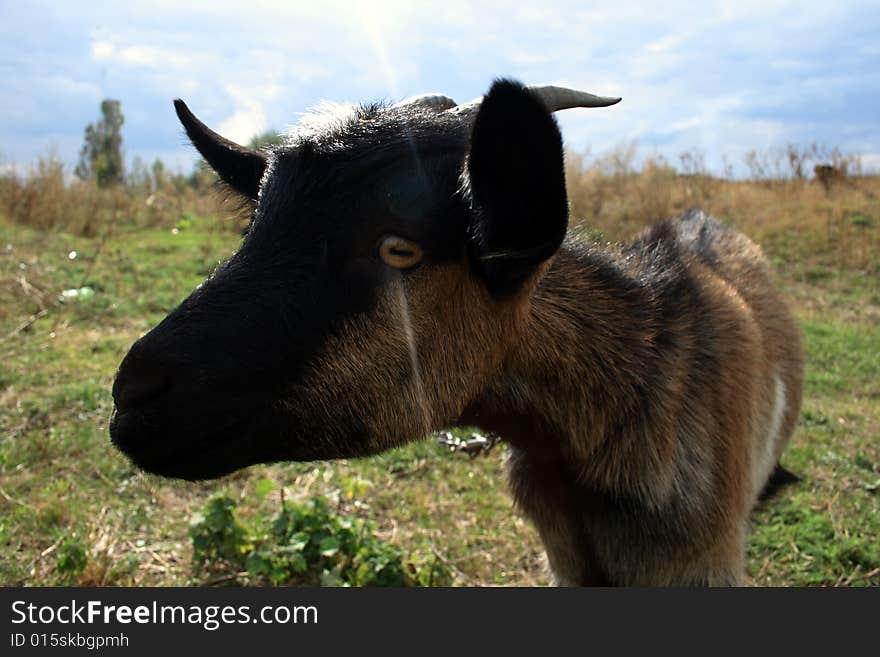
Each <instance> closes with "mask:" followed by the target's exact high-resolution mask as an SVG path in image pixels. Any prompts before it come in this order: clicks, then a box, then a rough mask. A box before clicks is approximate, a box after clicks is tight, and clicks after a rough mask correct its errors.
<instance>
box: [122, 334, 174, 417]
mask: <svg viewBox="0 0 880 657" xmlns="http://www.w3.org/2000/svg"><path fill="white" fill-rule="evenodd" d="M139 346H140V345H139V344H138V343H135V345H134V346H133V347H132V348H131V351H130V352H129V353H128V355H127V356H126V357H125V359H124V360H123V361H122V364H121V365H120V367H119V373H118V374H117V375H116V380H115V381H114V382H113V402H114V403H115V404H116V408H117V410H119V411H120V412H122V411H126V410H129V409H132V408H136V407H138V406H143V405H144V404H146V403H147V402H149V401H151V400H153V399H155V398H156V397H158V396H159V395H161V394H162V393H163V392H164V391H165V390H166V389H167V388H168V385H169V382H170V376H169V373H168V370H167V368H166V367H165V366H164V364H163V363H162V362H161V361H159V360H158V359H156V358H152V357H150V356H149V355H148V354H147V353H146V352H145V351H144V350H143V349H142V348H140V349H139V348H138V347H139Z"/></svg>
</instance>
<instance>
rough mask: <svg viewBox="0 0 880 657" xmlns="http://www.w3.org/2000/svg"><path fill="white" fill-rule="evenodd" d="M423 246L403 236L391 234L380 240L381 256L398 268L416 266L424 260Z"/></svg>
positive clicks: (387, 262)
mask: <svg viewBox="0 0 880 657" xmlns="http://www.w3.org/2000/svg"><path fill="white" fill-rule="evenodd" d="M422 255H423V253H422V247H421V246H419V245H418V244H416V243H415V242H411V241H410V240H405V239H403V238H402V237H396V236H394V235H389V236H387V237H383V238H382V240H381V241H380V242H379V257H380V258H382V260H383V261H384V262H385V264H387V265H391V266H392V267H395V268H396V269H409V268H410V267H415V266H416V265H417V264H419V262H421V260H422Z"/></svg>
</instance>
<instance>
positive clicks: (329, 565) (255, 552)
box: [190, 497, 452, 586]
mask: <svg viewBox="0 0 880 657" xmlns="http://www.w3.org/2000/svg"><path fill="white" fill-rule="evenodd" d="M190 533H191V536H192V539H193V557H194V560H195V561H196V563H197V564H199V565H206V566H211V565H214V566H218V565H219V566H224V565H226V566H229V565H231V566H233V567H236V568H241V567H244V568H245V569H246V572H247V576H248V577H249V578H250V579H251V580H252V581H253V582H254V583H260V582H267V583H270V584H275V585H281V584H285V585H300V586H448V585H449V584H450V583H451V582H452V576H451V573H450V572H449V569H448V568H447V567H446V566H445V565H444V564H442V563H441V562H439V561H438V560H437V559H436V558H433V559H426V558H422V557H418V556H415V557H410V558H406V557H405V556H404V554H403V552H402V551H401V550H400V549H399V548H398V547H396V546H395V545H393V544H391V543H388V542H386V541H383V540H381V539H379V538H377V537H376V536H375V535H374V534H373V530H372V526H371V525H370V524H369V523H367V522H364V521H358V520H351V519H348V518H343V517H340V516H339V515H337V514H335V513H333V512H332V511H331V509H330V507H329V506H328V504H327V501H326V500H325V499H324V498H322V497H314V498H312V499H311V500H309V501H308V502H306V503H305V504H292V503H284V504H283V505H282V507H281V509H280V510H279V511H278V514H277V515H276V516H275V518H274V519H273V520H272V521H271V522H269V523H268V524H267V523H265V522H264V521H263V520H262V519H261V518H258V519H256V520H255V521H254V523H253V526H252V527H251V528H250V532H248V531H247V530H246V529H245V528H244V526H243V525H242V524H241V522H240V521H239V520H238V518H237V517H236V515H235V503H234V502H233V501H232V500H231V499H229V498H228V497H216V498H213V499H212V500H210V501H209V502H208V504H207V506H206V508H205V513H204V514H202V515H200V516H198V517H197V518H196V519H195V521H194V523H193V525H192V527H191V530H190Z"/></svg>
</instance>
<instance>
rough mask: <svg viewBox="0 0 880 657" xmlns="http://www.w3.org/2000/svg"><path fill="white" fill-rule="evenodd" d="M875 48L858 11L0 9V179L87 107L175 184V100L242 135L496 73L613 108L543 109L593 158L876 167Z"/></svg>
mask: <svg viewBox="0 0 880 657" xmlns="http://www.w3.org/2000/svg"><path fill="white" fill-rule="evenodd" d="M184 5H185V6H184ZM878 35H880V3H878V2H877V0H874V2H851V1H848V0H836V1H834V2H829V1H828V0H821V1H819V2H813V1H812V0H804V1H801V2H777V1H775V0H759V1H754V0H720V1H715V2H712V1H708V2H706V1H704V2H701V3H694V2H678V0H667V1H665V2H662V3H652V2H647V1H646V0H641V1H637V2H628V1H624V0H615V1H614V2H609V1H607V0H606V2H595V3H594V2H587V1H583V0H582V1H580V2H553V1H552V0H545V1H544V2H541V3H523V2H498V1H489V2H482V3H464V2H457V1H455V0H447V1H446V2H442V3H441V2H414V1H406V2H404V1H397V0H387V1H385V0H374V1H373V2H363V3H361V2H357V1H356V0H349V1H347V2H345V1H342V2H338V1H336V0H320V1H317V0H316V1H313V2H300V1H299V0H287V1H281V2H264V1H261V0H250V1H249V2H240V1H238V2H235V3H229V4H227V3H224V2H220V1H218V0H215V1H214V2H207V3H200V2H186V3H184V2H180V1H179V0H174V1H173V2H164V1H156V2H138V1H127V2H113V3H100V2H64V1H55V2H37V1H32V2H16V1H10V0H0V97H2V98H3V99H4V100H3V102H2V103H0V167H9V166H12V165H13V164H14V165H15V166H17V167H22V166H27V165H28V164H29V163H31V162H33V161H34V160H35V159H36V158H37V157H38V156H40V155H46V154H48V153H50V152H52V153H55V154H56V155H57V156H58V157H60V158H61V159H62V160H63V161H65V162H66V163H68V164H69V165H70V167H71V168H72V166H73V165H74V164H75V161H76V158H77V155H78V152H79V149H80V147H81V145H82V139H83V131H84V128H85V126H86V124H87V123H89V122H91V121H94V120H96V119H97V117H98V114H99V104H100V101H101V99H103V98H117V99H119V100H121V102H122V111H123V113H124V115H125V125H124V127H123V139H124V148H125V152H126V156H127V157H128V159H129V160H130V159H131V158H133V157H134V156H139V157H141V158H142V159H143V160H145V161H147V162H149V161H152V160H153V159H154V158H156V157H160V158H162V159H163V160H165V162H166V164H167V165H169V166H170V167H171V168H172V169H179V170H182V171H189V170H190V169H191V167H192V166H193V163H194V162H195V160H196V155H195V152H194V150H193V149H192V148H191V147H189V146H187V144H186V141H185V138H184V136H183V133H182V130H181V128H180V126H179V124H178V122H177V119H176V117H175V115H174V111H173V107H172V100H173V99H174V98H176V97H181V98H183V99H184V100H186V101H187V103H188V104H189V106H190V108H191V109H192V110H193V111H194V112H195V113H196V115H198V116H199V117H200V118H201V119H202V120H203V121H204V122H205V123H207V124H208V125H209V126H211V127H213V128H214V129H215V130H217V131H218V132H220V133H221V134H224V135H225V136H227V137H228V138H230V139H233V140H236V141H239V142H247V141H248V140H249V139H250V137H251V136H253V135H254V134H256V133H259V132H262V131H264V130H267V129H274V130H284V129H286V128H289V127H290V126H292V125H294V124H296V123H297V121H298V120H299V118H300V117H301V116H302V114H303V112H304V111H306V110H307V109H308V108H310V107H313V106H315V105H317V104H318V103H319V102H321V101H323V100H331V101H347V102H360V101H368V100H376V99H388V100H397V99H400V98H403V97H406V96H409V95H413V94H418V93H424V92H440V93H443V94H446V95H448V96H451V97H452V98H454V99H455V100H456V101H458V102H466V101H468V100H470V99H472V98H474V97H477V96H480V95H481V94H483V93H484V92H485V90H486V89H487V88H488V86H489V84H490V83H491V81H492V80H493V79H494V78H496V77H501V76H510V77H515V78H518V79H520V80H522V81H523V82H525V83H528V84H560V85H565V86H570V87H575V88H580V89H584V90H587V91H591V92H593V93H597V94H600V95H614V96H622V97H623V102H621V103H620V104H619V105H616V106H614V107H611V108H606V109H575V110H566V111H564V112H560V113H559V114H558V115H557V116H558V118H559V122H560V126H561V128H562V131H563V138H564V139H565V143H566V145H567V146H568V147H569V148H570V149H572V150H575V151H580V152H589V153H590V154H592V155H593V156H597V155H601V154H602V153H604V152H607V151H609V150H610V149H613V148H614V147H615V146H618V145H620V144H624V143H630V142H636V143H637V144H638V146H639V150H640V152H641V153H643V154H658V155H662V156H664V157H666V158H667V159H669V160H670V161H673V162H676V161H677V160H678V156H679V154H680V153H681V152H684V151H691V150H693V149H697V150H698V151H700V152H702V153H704V154H705V158H706V161H707V163H708V164H709V166H710V167H712V168H713V169H715V170H718V171H720V170H721V168H722V162H724V161H726V162H729V163H732V164H733V165H734V166H735V168H736V169H737V170H739V171H741V170H742V167H743V165H742V162H743V156H744V154H745V153H746V152H747V151H749V150H751V149H758V150H764V151H767V150H770V149H774V148H779V147H782V146H785V145H786V144H788V143H792V144H796V145H802V146H803V145H807V144H810V143H812V142H817V143H820V144H824V145H826V146H828V147H837V148H839V149H840V150H841V151H843V152H845V153H852V154H859V155H861V156H862V164H863V167H864V168H865V169H867V170H873V171H880V38H878ZM722 158H723V159H722Z"/></svg>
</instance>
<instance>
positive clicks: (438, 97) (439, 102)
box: [391, 94, 455, 112]
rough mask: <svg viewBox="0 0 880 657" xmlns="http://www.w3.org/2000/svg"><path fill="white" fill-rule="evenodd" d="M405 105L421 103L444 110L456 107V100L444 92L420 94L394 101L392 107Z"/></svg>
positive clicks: (436, 110) (423, 105)
mask: <svg viewBox="0 0 880 657" xmlns="http://www.w3.org/2000/svg"><path fill="white" fill-rule="evenodd" d="M405 105H421V106H422V107H425V108H427V109H431V110H434V111H435V112H442V111H443V110H448V109H450V108H452V107H455V101H454V100H452V99H451V98H450V97H449V96H444V95H443V94H419V95H418V96H410V97H409V98H404V99H403V100H401V101H400V102H398V103H394V105H392V106H391V107H392V108H397V107H404V106H405Z"/></svg>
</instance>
